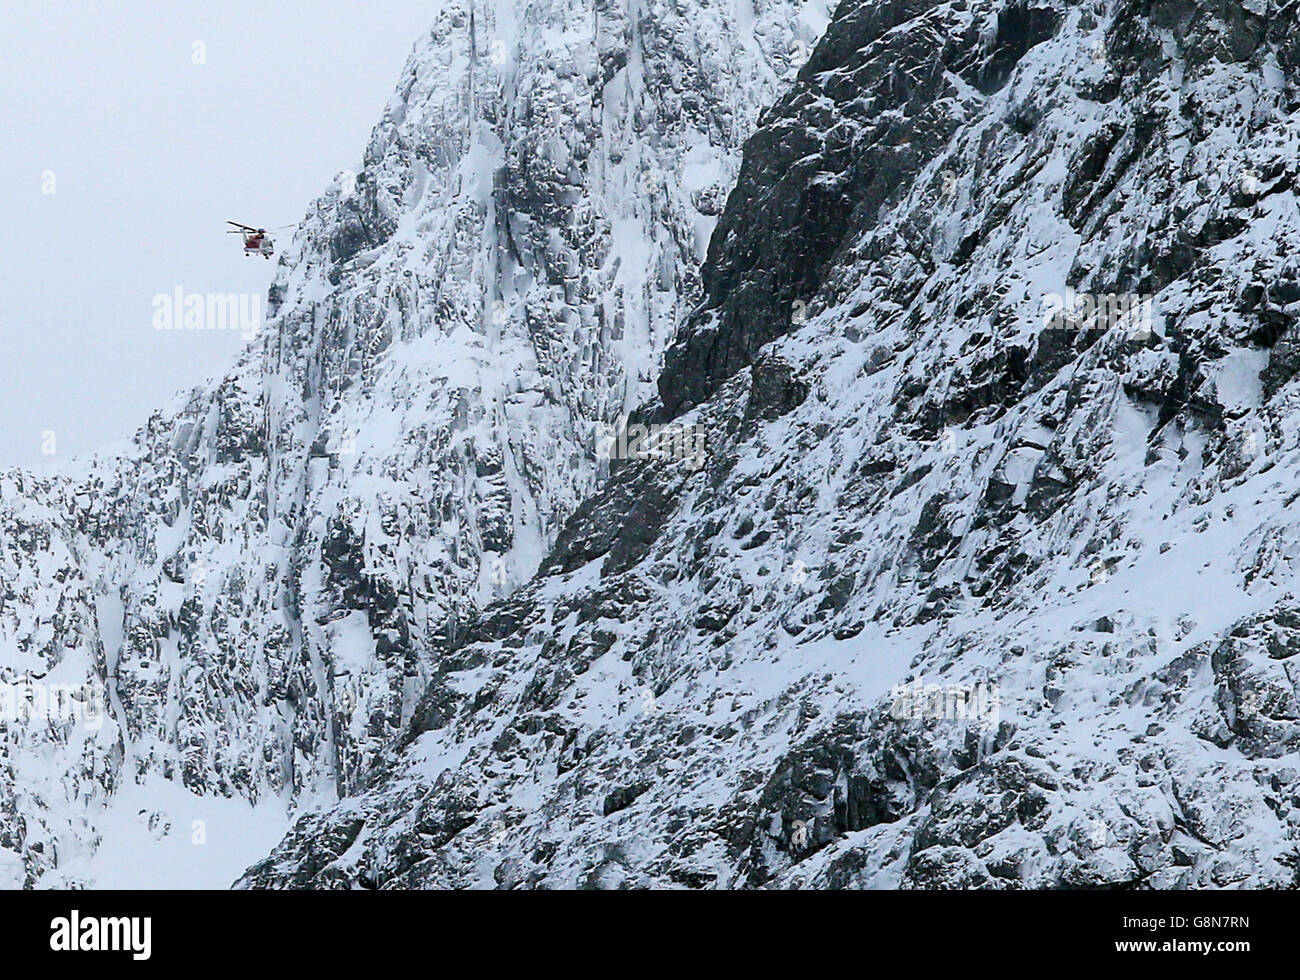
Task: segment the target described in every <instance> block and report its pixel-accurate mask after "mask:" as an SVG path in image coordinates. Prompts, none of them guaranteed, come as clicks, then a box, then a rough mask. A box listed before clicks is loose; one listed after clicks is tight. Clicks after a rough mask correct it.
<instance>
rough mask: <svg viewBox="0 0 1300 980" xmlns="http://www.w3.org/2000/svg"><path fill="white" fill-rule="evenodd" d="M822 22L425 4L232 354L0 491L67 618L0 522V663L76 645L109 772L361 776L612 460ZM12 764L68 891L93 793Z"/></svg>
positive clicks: (93, 839) (205, 786)
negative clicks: (0, 603) (46, 557)
mask: <svg viewBox="0 0 1300 980" xmlns="http://www.w3.org/2000/svg"><path fill="white" fill-rule="evenodd" d="M827 14H828V11H827V10H826V7H825V5H824V3H822V2H821V0H774V2H764V3H762V4H760V5H759V6H757V7H755V6H754V5H752V4H751V3H749V2H748V0H746V2H743V3H739V2H738V3H732V2H723V3H719V4H709V5H705V6H703V7H700V6H698V5H696V4H693V3H682V2H677V0H654V2H650V3H644V4H637V5H635V6H633V7H628V6H625V5H621V4H609V3H605V2H603V0H598V2H594V3H590V2H585V0H518V2H516V0H456V2H450V3H447V4H445V5H443V6H442V9H441V11H440V13H439V14H438V17H437V21H436V22H435V24H434V25H433V27H432V29H431V30H430V31H429V33H428V34H427V35H426V36H425V37H423V38H422V39H421V40H420V41H419V42H418V43H417V44H416V46H415V49H414V51H413V53H412V55H411V58H410V61H409V63H408V64H407V66H406V68H405V70H404V72H403V75H402V82H401V85H400V87H399V89H398V92H397V94H396V95H395V97H394V98H393V100H392V102H391V103H390V105H389V107H388V109H387V111H386V113H385V116H384V118H383V119H382V120H381V121H380V123H379V125H378V126H377V127H376V129H375V131H374V134H373V137H372V139H371V142H370V145H369V146H368V147H367V149H366V153H365V158H364V161H363V164H362V166H361V167H360V168H359V170H358V171H357V172H356V173H355V174H351V173H344V174H342V175H341V176H340V179H339V181H338V184H337V186H335V187H333V188H331V189H330V190H329V191H328V192H327V193H326V194H325V195H324V196H323V197H322V198H321V200H319V201H318V202H317V203H316V204H315V206H314V208H313V210H312V212H311V213H310V214H309V215H308V216H307V218H306V220H305V221H304V222H303V224H302V226H301V227H300V229H299V230H298V232H297V234H296V235H295V237H294V241H293V244H292V245H290V246H289V247H287V248H286V249H285V252H284V255H283V257H282V259H281V266H280V269H279V272H278V274H277V276H276V280H275V283H274V285H273V286H272V289H271V295H270V304H269V317H268V322H267V324H266V328H265V329H264V330H263V331H261V333H260V334H259V336H258V337H257V338H256V339H255V340H254V341H253V342H252V343H251V344H250V345H249V347H248V349H247V350H246V352H245V353H244V355H243V356H242V357H241V359H240V361H239V363H238V364H237V365H236V366H235V367H234V368H233V369H231V370H230V371H229V372H228V373H226V374H225V375H224V377H222V378H220V379H219V380H217V381H216V382H214V383H213V384H211V385H208V386H203V387H200V388H198V389H196V390H194V391H193V392H190V393H188V394H186V395H184V396H182V397H180V398H178V399H177V401H176V402H175V403H174V404H172V405H170V406H168V407H166V408H165V409H163V410H160V411H159V412H158V413H156V414H155V416H154V417H153V418H152V419H151V420H150V421H149V423H148V425H147V426H146V427H145V428H144V429H143V430H142V431H141V432H140V433H139V434H138V435H137V436H136V438H135V440H134V442H133V445H132V446H131V447H130V448H129V449H128V450H127V451H126V452H125V453H123V454H121V455H119V456H110V457H106V458H99V459H95V460H92V461H88V462H87V464H85V465H80V466H78V467H76V468H75V472H72V471H69V472H68V473H66V474H64V475H63V476H61V477H58V478H56V480H55V483H54V484H52V486H51V487H50V488H46V487H33V486H31V485H30V481H28V482H27V483H24V480H25V479H26V478H24V477H21V476H19V477H17V478H16V479H17V481H18V482H16V483H15V482H14V481H13V480H12V479H11V480H10V481H9V482H7V483H6V484H5V486H4V488H3V493H2V496H3V502H4V503H5V504H6V505H9V506H13V507H15V508H18V509H19V510H21V509H22V508H24V507H27V506H29V504H28V503H24V501H25V500H27V498H28V497H30V498H31V500H32V501H33V503H31V504H30V506H33V507H37V508H42V509H45V510H48V511H49V516H48V526H46V527H43V528H42V530H41V532H40V534H41V535H53V536H55V537H56V538H58V539H59V540H60V541H64V542H66V547H67V550H68V552H69V555H70V557H69V558H68V560H67V566H68V567H67V572H66V577H65V579H63V580H60V581H61V582H62V588H63V589H65V590H72V589H73V588H74V586H75V588H76V589H79V590H81V591H80V592H79V593H78V598H77V601H78V602H80V603H81V606H82V609H81V611H80V612H78V611H76V610H72V611H70V612H69V614H68V615H67V616H66V617H63V618H60V619H58V620H55V621H51V620H50V619H48V618H47V617H45V616H44V615H43V614H41V613H39V612H35V613H33V610H39V609H40V608H41V606H42V603H45V602H47V601H52V600H51V599H49V597H43V598H39V599H38V598H34V597H32V596H31V595H30V594H29V592H28V591H27V590H29V589H30V587H31V586H29V584H28V582H27V580H26V579H21V580H16V579H14V578H11V577H10V575H11V574H12V575H18V574H19V573H20V572H21V571H22V569H21V568H20V569H19V570H18V571H16V572H15V571H13V570H12V567H11V566H12V565H13V564H14V563H17V564H18V565H20V566H22V565H24V564H31V563H32V562H34V561H35V560H36V559H35V557H34V555H33V553H31V552H30V548H31V547H38V548H39V547H40V541H36V540H34V539H32V538H31V536H30V535H25V534H13V535H10V534H7V533H6V534H5V535H4V536H3V537H0V589H8V590H10V591H13V590H23V591H20V592H17V593H16V595H17V598H16V599H15V602H16V604H17V605H18V606H25V605H26V604H28V603H31V604H33V605H31V606H30V607H28V608H27V610H26V613H24V615H25V616H28V617H29V618H30V615H35V616H36V618H35V619H31V622H30V623H27V622H26V620H22V621H19V622H16V623H15V622H12V621H9V622H6V623H4V624H3V626H2V627H0V642H3V643H4V646H3V649H4V651H5V656H4V657H3V658H0V679H12V678H13V677H16V676H18V675H19V674H20V673H21V671H23V670H25V669H26V664H27V662H28V661H29V660H32V659H33V658H38V657H39V656H45V655H46V654H47V653H48V656H46V657H45V658H46V660H50V661H58V660H59V658H60V656H62V654H61V653H60V650H61V649H63V648H64V647H68V648H74V647H75V648H77V649H81V648H82V647H85V650H86V654H85V656H86V657H88V658H91V659H90V660H89V661H88V666H86V667H85V668H84V669H85V670H89V674H87V675H86V676H87V677H88V678H89V679H90V680H89V682H90V683H93V684H99V685H106V686H107V687H108V688H110V689H111V693H112V695H113V696H112V697H111V698H110V711H111V714H112V720H113V722H114V727H113V728H111V731H114V732H116V731H118V730H119V728H120V731H121V735H122V738H123V739H124V745H125V754H124V755H123V753H121V752H119V753H118V754H117V755H116V756H114V755H111V754H107V753H105V754H104V755H103V757H102V758H100V759H98V760H97V763H96V765H97V766H102V767H105V768H107V769H108V770H109V775H108V776H105V777H104V778H103V782H104V786H105V793H106V792H107V789H108V788H111V786H112V784H113V783H114V782H118V783H120V782H122V781H123V780H128V781H135V780H139V779H144V778H146V777H151V776H153V775H160V776H162V777H164V778H167V779H171V780H174V781H176V782H178V783H181V784H183V785H184V786H185V787H186V788H188V789H189V790H191V791H193V792H195V793H199V794H216V795H221V796H232V795H237V796H241V797H244V798H246V799H248V800H250V801H262V800H268V799H274V798H278V797H281V796H282V795H288V796H289V797H290V798H292V800H293V804H294V806H296V807H311V806H314V805H316V804H318V803H320V802H323V801H328V800H332V799H335V798H336V797H337V796H338V795H341V794H346V793H349V792H352V791H354V790H356V789H357V788H358V787H359V786H360V785H362V783H363V781H364V779H365V777H366V774H367V773H368V771H369V769H370V767H371V765H372V763H373V761H374V759H375V758H376V756H377V754H378V753H379V751H380V750H381V749H382V748H383V747H384V746H385V745H386V744H387V743H389V742H390V741H392V740H394V739H396V738H398V737H399V736H400V735H401V734H402V733H403V731H404V730H405V726H406V725H407V724H408V723H409V721H410V718H411V716H412V712H413V710H414V708H415V706H416V703H417V701H418V699H419V697H420V695H421V693H422V692H423V691H424V689H425V688H426V686H427V685H428V684H429V682H430V680H431V678H432V677H433V676H434V674H435V672H436V671H437V670H438V657H439V655H440V651H441V650H443V649H445V648H446V647H447V646H448V645H450V644H453V643H455V642H459V641H460V640H461V639H463V636H464V635H465V633H466V630H467V629H468V628H469V625H470V624H471V623H472V622H473V621H474V618H475V615H476V612H477V609H478V608H479V606H480V605H481V604H483V603H485V602H487V601H490V600H491V599H492V598H494V597H497V596H501V595H505V594H507V593H509V592H510V591H511V590H512V589H513V588H515V587H516V586H517V585H518V584H519V583H520V582H522V581H524V580H526V579H527V578H528V577H529V576H530V575H531V574H532V573H533V572H534V570H535V569H536V568H537V566H538V564H539V563H540V561H541V560H542V558H543V556H544V555H545V554H546V553H547V551H548V550H549V548H550V545H551V543H552V542H553V540H554V537H555V535H556V533H557V531H558V528H559V526H560V524H561V522H562V521H563V520H564V519H565V518H566V517H567V516H568V515H569V514H570V513H571V512H572V511H573V510H574V509H575V508H576V506H577V504H578V502H579V501H580V500H581V499H583V498H584V497H586V496H587V495H588V494H589V493H590V492H591V491H592V490H593V489H594V488H595V486H596V485H597V481H598V480H599V479H600V477H601V474H602V473H603V472H604V471H605V470H606V469H607V468H608V462H607V461H605V460H602V459H599V458H597V454H596V448H597V436H598V435H599V433H598V431H597V426H598V425H600V424H611V423H618V422H619V420H620V419H621V417H622V416H623V415H625V414H626V413H627V412H628V411H630V410H631V409H632V408H634V407H635V406H636V405H638V404H639V403H641V402H642V401H644V400H645V398H646V397H648V395H649V393H650V392H651V391H652V390H653V380H654V376H655V374H656V372H657V369H658V362H659V358H660V356H661V354H662V351H663V349H664V348H665V347H666V346H667V345H668V343H669V342H670V340H671V338H672V335H673V331H674V330H675V329H676V326H677V323H678V321H679V320H680V319H681V317H682V316H683V315H684V312H685V310H686V309H688V308H689V307H690V306H691V305H693V304H694V303H695V302H697V300H698V296H699V282H698V268H699V263H700V261H701V259H702V258H703V255H704V248H705V246H706V244H707V241H708V238H709V233H710V231H711V229H712V227H713V224H714V223H715V222H716V220H717V214H718V210H719V207H720V203H721V200H722V198H723V197H724V196H725V193H726V190H727V188H729V187H730V185H731V183H732V182H733V179H734V174H735V170H736V168H737V167H738V165H739V153H740V146H741V144H742V143H743V141H744V139H745V138H746V137H747V136H748V135H749V133H750V132H752V130H753V127H754V124H755V121H756V119H757V116H758V113H759V110H760V109H761V108H762V107H763V106H764V105H766V104H768V103H769V102H770V101H771V100H772V99H774V98H775V95H776V92H777V90H778V86H779V85H781V84H783V83H784V82H785V81H787V80H788V79H789V78H792V77H793V75H794V73H795V72H796V71H797V69H798V67H799V65H800V64H801V63H802V61H803V60H804V58H806V56H807V53H808V51H809V50H810V49H811V46H812V43H813V41H814V40H815V37H816V32H817V31H818V30H819V29H820V28H821V27H822V26H823V25H824V23H825V21H826V17H827ZM51 587H52V588H53V586H51ZM68 601H69V602H71V601H72V600H71V599H69V600H68ZM95 609H98V619H96V618H95V615H94V614H93V610H95ZM38 625H39V627H40V632H39V634H38V635H37V634H35V633H34V632H33V631H36V629H37V626H38ZM95 664H98V665H99V666H98V667H96V666H94V665H95ZM105 665H107V666H105ZM78 669H79V670H82V669H83V668H78ZM0 725H3V727H4V728H5V730H6V732H7V736H6V737H8V738H11V739H15V738H26V737H27V735H25V734H20V733H19V732H18V731H17V726H16V725H13V724H7V725H6V724H4V723H3V722H0ZM10 751H11V754H12V753H14V752H20V751H22V750H20V749H19V748H18V747H17V746H16V745H14V744H12V743H11V746H10ZM87 771H91V770H87ZM93 771H95V772H98V771H99V770H98V769H94V770H93ZM78 773H80V770H78ZM69 778H71V777H69ZM76 778H77V779H81V776H80V775H78V776H77V777H76ZM7 779H8V777H7V776H6V775H5V774H3V773H0V799H6V800H9V799H20V800H21V799H26V800H27V802H25V803H20V804H12V805H9V810H10V812H15V811H14V806H18V807H19V809H20V811H21V813H22V814H23V816H22V817H21V819H20V817H18V816H14V817H12V818H10V819H8V820H7V821H6V822H5V825H4V834H5V837H4V839H3V846H4V848H5V852H4V854H3V855H0V858H2V859H3V863H5V866H6V868H9V867H13V868H18V869H19V871H18V872H16V874H17V877H16V879H15V880H19V881H23V882H26V883H28V884H31V883H39V884H57V883H59V882H60V881H62V880H63V879H60V878H59V877H58V876H59V874H60V873H61V872H59V870H58V868H59V867H60V866H62V865H64V864H66V861H65V860H61V859H59V858H56V857H54V856H52V855H51V853H50V851H51V848H50V847H49V846H47V845H43V844H42V843H41V842H42V841H43V840H46V838H47V837H51V836H53V837H55V838H58V840H59V846H60V847H61V848H62V849H63V851H64V855H63V857H64V858H67V857H69V856H72V855H84V854H85V853H87V852H90V851H92V850H93V849H94V847H95V846H96V843H97V836H96V833H95V822H96V820H97V819H98V818H97V816H96V812H97V808H99V807H101V806H102V803H103V800H102V797H103V796H104V795H105V793H101V794H99V795H97V796H96V797H95V799H93V800H92V801H90V803H85V802H84V801H82V800H81V799H80V796H79V795H78V794H77V793H74V791H73V789H71V788H69V789H68V791H67V795H69V796H70V797H71V796H77V800H76V801H73V800H71V798H70V799H66V800H65V799H64V798H63V796H64V795H65V794H64V793H63V791H60V792H58V793H55V794H53V795H52V796H51V795H50V794H44V793H42V794H40V795H39V796H32V797H31V798H28V797H27V796H25V795H24V794H31V792H32V789H33V787H31V786H29V785H23V784H22V778H21V775H18V776H15V777H14V778H13V779H12V780H8V781H7ZM64 782H65V783H66V782H67V780H64ZM65 811H66V812H65ZM69 821H71V822H72V823H75V824H76V825H77V827H78V828H79V829H77V830H76V831H71V830H68V829H67V827H66V826H65V825H67V824H68V823H69ZM42 822H44V824H48V827H38V825H39V824H42ZM55 825H58V826H59V827H62V828H64V829H61V830H55V829H50V828H52V827H54V826H55ZM42 848H44V849H43V850H42ZM74 883H75V882H74Z"/></svg>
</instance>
